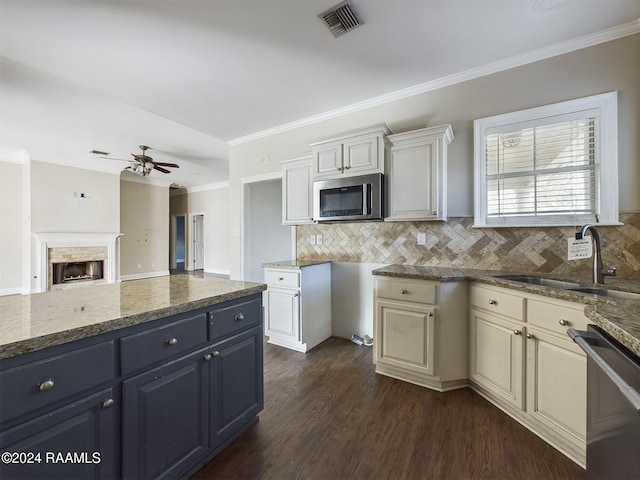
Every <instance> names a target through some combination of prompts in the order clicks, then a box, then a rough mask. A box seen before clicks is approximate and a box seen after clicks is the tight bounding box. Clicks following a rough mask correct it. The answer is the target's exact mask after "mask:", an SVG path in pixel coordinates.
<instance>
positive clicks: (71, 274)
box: [52, 260, 104, 285]
mask: <svg viewBox="0 0 640 480" xmlns="http://www.w3.org/2000/svg"><path fill="white" fill-rule="evenodd" d="M102 278H104V260H97V261H94V260H90V261H86V262H61V263H54V264H53V277H52V280H53V282H52V283H53V284H54V285H58V284H61V283H69V282H83V281H91V280H100V279H102Z"/></svg>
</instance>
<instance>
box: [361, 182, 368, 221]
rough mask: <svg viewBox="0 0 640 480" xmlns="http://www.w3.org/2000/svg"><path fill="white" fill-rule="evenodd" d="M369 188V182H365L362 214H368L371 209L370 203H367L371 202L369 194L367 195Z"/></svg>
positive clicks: (363, 185)
mask: <svg viewBox="0 0 640 480" xmlns="http://www.w3.org/2000/svg"><path fill="white" fill-rule="evenodd" d="M368 190H369V184H368V183H363V184H362V215H366V214H367V213H368V210H369V205H367V204H368V203H369V202H368V195H367V193H368Z"/></svg>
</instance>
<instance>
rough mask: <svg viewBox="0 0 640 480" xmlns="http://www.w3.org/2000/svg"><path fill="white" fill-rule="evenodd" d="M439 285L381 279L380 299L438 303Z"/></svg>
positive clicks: (379, 282) (418, 281) (379, 287)
mask: <svg viewBox="0 0 640 480" xmlns="http://www.w3.org/2000/svg"><path fill="white" fill-rule="evenodd" d="M436 292H437V285H436V284H433V283H429V282H427V281H420V280H413V281H412V280H406V279H401V278H398V279H395V278H394V279H392V278H380V279H378V297H384V298H390V299H393V300H403V301H408V302H417V303H429V304H432V305H433V304H435V303H436Z"/></svg>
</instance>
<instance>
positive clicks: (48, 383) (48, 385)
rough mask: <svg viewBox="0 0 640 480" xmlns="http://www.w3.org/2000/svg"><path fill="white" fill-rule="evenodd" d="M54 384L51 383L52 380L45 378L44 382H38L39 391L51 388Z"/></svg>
mask: <svg viewBox="0 0 640 480" xmlns="http://www.w3.org/2000/svg"><path fill="white" fill-rule="evenodd" d="M54 385H55V383H53V380H47V381H45V382H42V383H41V384H40V386H39V388H40V391H41V392H46V391H48V390H51V389H52V388H53V386H54Z"/></svg>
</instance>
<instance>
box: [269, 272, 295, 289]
mask: <svg viewBox="0 0 640 480" xmlns="http://www.w3.org/2000/svg"><path fill="white" fill-rule="evenodd" d="M264 281H265V283H266V284H267V285H269V286H270V287H292V288H298V287H299V286H300V273H299V272H297V271H292V272H283V271H282V270H265V271H264Z"/></svg>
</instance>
